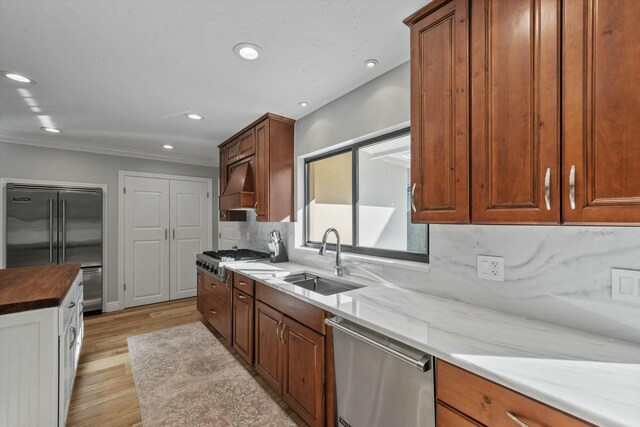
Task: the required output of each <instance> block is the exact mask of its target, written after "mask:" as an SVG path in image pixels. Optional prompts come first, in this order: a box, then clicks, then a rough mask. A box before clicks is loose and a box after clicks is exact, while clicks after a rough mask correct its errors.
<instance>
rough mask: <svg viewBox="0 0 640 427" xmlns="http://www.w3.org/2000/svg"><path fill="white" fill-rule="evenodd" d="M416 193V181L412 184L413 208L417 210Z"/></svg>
mask: <svg viewBox="0 0 640 427" xmlns="http://www.w3.org/2000/svg"><path fill="white" fill-rule="evenodd" d="M415 195H416V183H415V182H414V183H413V185H412V186H411V210H412V211H414V212H416V210H417V209H416V204H415Z"/></svg>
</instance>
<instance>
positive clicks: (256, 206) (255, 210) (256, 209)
mask: <svg viewBox="0 0 640 427" xmlns="http://www.w3.org/2000/svg"><path fill="white" fill-rule="evenodd" d="M253 211H254V212H255V213H256V216H257V215H258V202H256V204H255V205H253Z"/></svg>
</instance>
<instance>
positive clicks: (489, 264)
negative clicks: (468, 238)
mask: <svg viewBox="0 0 640 427" xmlns="http://www.w3.org/2000/svg"><path fill="white" fill-rule="evenodd" d="M478 277H479V278H481V279H487V280H495V281H498V282H504V258H502V257H500V256H487V255H478Z"/></svg>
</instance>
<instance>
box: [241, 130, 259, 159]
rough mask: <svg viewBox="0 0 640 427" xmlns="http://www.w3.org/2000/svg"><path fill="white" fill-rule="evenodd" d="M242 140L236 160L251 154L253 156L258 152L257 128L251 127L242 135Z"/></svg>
mask: <svg viewBox="0 0 640 427" xmlns="http://www.w3.org/2000/svg"><path fill="white" fill-rule="evenodd" d="M239 139H240V141H239V142H238V146H237V147H238V148H237V149H236V150H237V157H236V160H241V159H245V158H247V157H249V156H253V155H254V154H255V152H256V130H255V128H251V129H249V130H248V131H246V132H245V133H243V134H242V135H240V138H239Z"/></svg>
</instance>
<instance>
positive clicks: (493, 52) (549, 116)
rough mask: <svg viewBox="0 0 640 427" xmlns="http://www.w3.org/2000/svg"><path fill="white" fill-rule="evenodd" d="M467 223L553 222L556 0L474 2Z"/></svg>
mask: <svg viewBox="0 0 640 427" xmlns="http://www.w3.org/2000/svg"><path fill="white" fill-rule="evenodd" d="M471 4H472V8H471V52H473V54H472V55H471V100H472V105H471V111H472V124H471V128H472V135H471V154H472V159H473V160H472V167H471V170H472V179H471V181H472V183H473V184H472V185H473V188H472V200H473V203H472V206H473V208H472V214H471V216H472V221H473V222H474V223H485V224H487V223H500V224H509V223H512V224H529V223H532V224H534V223H547V224H556V223H559V222H560V179H559V172H560V66H559V65H560V64H559V60H558V58H559V40H560V34H561V31H560V24H561V23H560V20H559V17H560V0H509V1H503V0H474V1H473V2H472V3H471Z"/></svg>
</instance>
